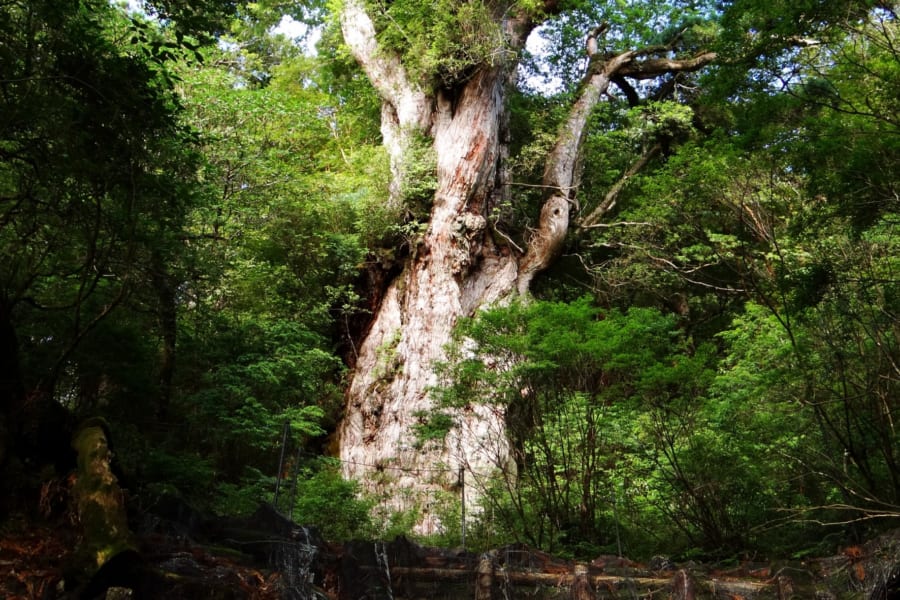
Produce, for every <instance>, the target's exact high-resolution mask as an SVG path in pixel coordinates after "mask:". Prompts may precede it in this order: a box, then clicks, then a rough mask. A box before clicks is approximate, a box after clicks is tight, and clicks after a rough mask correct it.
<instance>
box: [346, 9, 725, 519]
mask: <svg viewBox="0 0 900 600" xmlns="http://www.w3.org/2000/svg"><path fill="white" fill-rule="evenodd" d="M554 6H555V5H554V4H553V3H548V5H547V7H548V9H549V10H551V11H552V10H553V8H554ZM499 10H500V9H498V11H499ZM497 18H498V19H499V20H502V23H503V24H504V29H505V35H506V38H507V44H508V47H509V48H510V49H512V50H513V51H514V52H515V51H518V50H520V49H521V48H522V46H523V45H524V40H525V37H526V36H527V34H528V33H529V32H530V30H531V28H532V27H533V23H531V22H530V21H529V19H528V18H527V17H525V16H524V15H523V16H518V17H517V16H513V17H509V15H508V14H506V13H505V12H503V13H502V14H498V15H497ZM341 26H342V30H343V33H344V38H345V40H346V43H347V45H348V46H349V47H350V49H351V52H352V53H353V55H354V57H355V58H356V59H357V61H359V63H360V65H361V66H362V68H363V69H364V71H365V72H366V74H367V76H368V77H369V78H370V80H371V81H372V84H373V85H374V87H375V89H376V90H377V91H378V93H379V94H380V95H381V98H382V102H383V108H382V134H383V141H384V144H385V146H386V147H387V149H388V152H389V154H390V156H391V161H392V162H391V164H392V171H393V174H394V177H395V181H394V183H393V186H392V200H393V201H397V200H398V194H399V189H400V182H399V181H398V178H399V177H400V176H401V175H402V171H403V165H402V162H403V160H404V154H405V151H406V148H407V144H408V143H409V139H410V138H409V136H410V135H411V134H413V133H416V134H419V135H425V136H428V137H430V139H431V140H432V142H433V150H434V152H435V155H436V157H437V165H436V168H437V189H436V191H435V194H434V199H433V203H432V208H431V214H430V220H429V223H428V227H427V230H426V231H425V233H424V234H423V235H422V236H421V238H420V239H418V240H417V243H416V245H415V248H413V249H412V252H411V256H410V257H409V258H408V259H407V262H406V264H405V266H404V269H403V271H402V273H401V274H400V275H399V276H398V277H397V278H396V279H395V280H394V281H393V282H391V284H390V285H389V287H388V290H387V292H386V293H385V295H384V298H383V300H382V302H381V305H380V307H379V308H378V310H377V312H376V313H375V315H374V318H373V320H372V323H371V326H370V328H369V330H368V333H367V334H366V336H365V339H364V340H363V342H362V344H361V346H360V347H359V351H358V359H357V362H356V364H355V366H354V369H353V373H352V379H351V383H350V386H349V389H348V391H347V403H346V408H345V414H344V417H343V420H342V422H341V424H340V427H339V431H338V437H339V444H340V458H341V459H342V461H343V464H344V473H345V475H346V476H348V477H351V478H354V479H357V480H359V481H361V482H362V483H363V485H364V487H365V488H366V489H368V490H369V491H373V492H376V493H381V494H383V496H384V498H385V501H384V505H385V506H386V507H387V508H390V509H409V508H413V507H418V508H419V509H420V510H422V512H423V517H422V520H421V521H420V524H419V530H420V532H423V533H430V532H432V531H434V530H435V529H436V528H438V527H439V526H440V524H439V523H438V521H437V518H436V517H435V516H434V513H433V511H432V510H431V508H430V506H429V502H430V501H431V499H432V498H433V497H434V495H435V494H434V492H436V491H437V490H440V489H444V490H452V489H453V486H455V485H456V473H457V472H458V469H459V467H460V466H462V467H465V468H466V469H468V470H469V471H470V472H472V473H473V474H474V475H475V477H474V478H473V479H474V480H476V481H477V480H478V479H479V478H480V477H481V476H483V475H486V474H487V472H488V471H490V470H492V469H494V468H497V467H503V466H505V463H506V462H507V461H508V446H507V439H506V434H505V425H504V415H503V413H502V411H501V410H499V409H496V410H495V409H494V408H492V407H489V406H485V405H477V406H471V407H468V408H466V409H465V410H460V411H458V412H457V414H456V415H455V420H456V427H455V428H454V430H453V431H451V433H450V435H449V436H448V438H447V439H446V440H444V443H443V444H439V445H437V446H436V447H434V448H430V447H426V448H424V449H421V448H418V447H417V444H416V439H415V433H414V426H415V425H416V424H417V423H418V422H420V416H419V415H422V414H427V413H428V412H429V411H431V410H432V408H433V406H432V400H431V398H430V397H429V390H430V388H432V387H433V386H435V385H436V384H437V383H438V380H437V375H436V373H435V366H436V364H437V363H439V362H440V361H442V360H443V359H444V358H445V354H444V346H445V344H447V343H448V342H449V341H450V339H451V333H452V330H453V328H454V326H455V325H456V323H457V321H458V320H459V319H460V318H461V317H468V316H471V315H473V314H474V313H475V312H476V311H477V310H479V309H480V308H482V307H485V306H489V305H491V304H494V303H497V302H501V301H504V300H506V299H509V298H510V297H512V296H515V295H517V294H526V293H527V292H528V287H529V285H530V282H531V281H532V279H533V277H534V276H535V275H536V274H538V273H539V272H540V271H542V270H543V269H546V268H547V267H548V266H549V265H550V264H551V263H552V261H553V259H554V258H555V257H556V256H557V255H558V254H559V252H560V250H561V248H562V245H563V242H564V240H565V236H566V233H567V232H568V230H569V224H570V210H571V205H572V204H573V202H574V201H575V194H576V192H577V188H578V169H579V160H578V155H579V152H580V151H581V146H582V141H583V139H584V137H585V128H586V125H587V122H588V118H589V117H590V114H591V111H592V110H593V108H594V107H595V106H596V104H597V103H598V102H599V101H600V98H601V97H602V95H603V94H604V93H605V92H606V91H607V89H608V87H609V84H610V82H611V81H612V80H613V78H615V77H619V76H621V75H623V74H625V75H629V76H630V74H631V73H633V74H634V76H635V77H646V76H649V74H650V73H651V72H654V71H658V72H657V74H661V73H664V72H670V71H673V70H679V69H693V68H698V67H697V65H699V64H700V63H702V62H703V61H704V60H705V61H707V62H708V59H707V58H703V57H697V58H696V59H692V60H691V62H679V61H671V60H668V59H667V60H666V61H665V62H660V61H661V59H647V60H646V61H645V62H644V63H641V64H637V63H636V61H637V60H638V59H641V58H643V57H645V56H650V55H651V54H650V52H649V51H644V52H639V51H634V52H626V53H622V54H620V55H618V56H614V57H612V58H609V59H607V60H605V61H601V60H598V59H599V57H596V56H595V57H592V61H591V63H590V70H589V72H588V74H587V76H586V78H585V82H584V84H583V85H582V89H581V91H580V94H579V96H578V98H577V100H576V102H575V104H574V105H573V107H572V108H571V111H570V114H569V117H568V119H567V120H566V122H565V123H564V125H563V127H562V128H561V130H560V133H559V138H558V140H557V143H556V145H555V146H554V148H553V150H552V152H551V153H550V155H549V156H548V158H547V163H546V169H545V174H544V181H543V185H544V187H545V188H546V189H547V190H548V194H547V196H546V198H545V201H544V205H543V208H542V210H541V214H540V219H539V222H538V227H537V228H536V230H535V231H534V232H533V235H532V236H531V239H530V240H529V245H528V248H527V249H526V251H525V252H524V253H523V252H520V251H518V250H517V249H516V248H511V247H509V246H498V245H497V244H495V243H494V241H493V236H492V235H490V231H489V226H488V222H487V217H488V216H489V214H490V211H491V210H492V208H493V207H494V206H496V204H497V203H498V201H499V200H500V199H501V198H503V196H504V194H506V193H507V191H506V190H508V187H507V185H506V184H507V183H508V181H506V177H505V169H504V164H503V162H504V159H505V157H506V155H507V150H506V144H507V140H508V131H507V126H506V121H507V115H506V94H507V90H508V89H509V87H510V85H511V83H512V81H513V78H514V74H515V64H511V63H510V64H504V65H499V66H483V67H481V68H480V69H479V70H477V71H476V72H475V73H474V74H473V75H472V76H471V78H470V79H468V80H467V81H465V82H459V83H458V84H457V86H456V89H454V90H437V91H425V90H422V89H421V88H419V87H417V85H416V84H415V82H413V81H411V80H410V78H409V76H408V74H407V72H406V70H405V69H404V67H403V64H402V63H401V61H400V59H399V57H398V56H396V55H394V54H391V53H390V52H388V51H386V50H385V49H383V48H379V47H378V44H377V40H376V36H375V28H374V25H373V24H372V20H371V18H370V17H369V16H368V15H367V14H366V11H365V7H364V5H363V4H362V2H361V1H360V0H347V1H346V2H345V4H344V11H343V14H342V17H341ZM602 31H603V28H602V27H601V28H598V29H597V30H595V32H594V34H593V35H595V36H596V35H599V33H602ZM595 46H596V44H595ZM704 56H705V55H704ZM704 64H705V63H704ZM476 491H477V490H476ZM467 497H468V498H469V501H470V502H472V503H475V502H477V499H478V497H477V493H474V494H473V493H470V492H467Z"/></svg>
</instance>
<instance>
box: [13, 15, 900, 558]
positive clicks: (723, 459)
mask: <svg viewBox="0 0 900 600" xmlns="http://www.w3.org/2000/svg"><path fill="white" fill-rule="evenodd" d="M335 4H337V3H335ZM419 4H420V3H417V2H413V1H412V0H395V1H394V2H391V3H379V2H372V3H370V5H371V8H372V10H374V11H376V13H377V14H379V15H380V19H381V20H380V21H379V22H377V23H376V25H377V27H378V30H379V35H380V36H381V38H380V39H381V40H382V42H383V43H384V44H386V45H388V46H390V47H392V48H395V49H396V48H402V49H404V51H405V52H407V53H408V55H409V56H414V57H416V61H417V62H416V63H414V64H417V65H418V68H419V69H420V71H418V72H416V71H412V72H413V74H415V75H417V76H419V77H420V78H422V79H423V81H425V80H429V78H435V79H434V82H433V83H429V85H436V86H440V85H441V79H440V77H441V76H443V77H450V76H451V75H452V76H453V77H457V76H459V73H465V72H467V71H466V70H467V69H472V68H473V66H472V65H473V64H474V65H476V66H477V65H478V64H481V63H480V62H479V61H482V62H483V61H484V60H486V58H485V56H484V54H483V53H482V54H478V51H477V50H478V48H477V47H476V46H477V43H478V42H480V41H484V36H486V35H488V34H487V33H484V32H483V31H480V30H479V29H478V28H477V27H475V28H466V27H460V24H461V23H462V24H465V23H478V20H477V19H478V18H479V15H478V14H477V8H478V6H480V5H479V4H478V3H458V2H454V1H452V0H440V1H438V2H436V3H434V6H433V7H431V9H429V12H428V15H429V16H428V18H423V16H422V9H421V7H420V6H419ZM521 4H522V5H523V6H524V5H525V4H526V3H525V2H523V3H521ZM569 4H570V5H569ZM569 4H566V6H565V7H564V8H563V9H561V10H560V12H559V16H558V17H556V18H555V19H552V20H548V21H547V22H546V23H545V25H544V26H543V27H542V28H541V30H540V34H541V36H542V37H543V39H544V40H545V41H546V44H545V45H546V48H547V50H546V51H545V52H538V51H537V50H536V49H535V48H534V47H532V50H533V53H529V52H526V55H525V56H524V57H523V58H522V62H521V64H520V66H519V80H518V84H517V86H516V91H515V93H514V94H513V96H512V98H511V101H510V106H509V111H510V118H509V130H510V156H509V162H508V164H509V169H510V173H511V178H510V180H511V182H512V183H511V188H512V190H511V193H510V198H511V200H510V201H509V202H506V203H503V204H501V205H500V206H498V207H496V210H495V211H493V212H492V214H490V215H487V221H488V223H489V225H490V231H491V235H492V236H493V237H494V239H495V242H496V243H497V244H498V245H500V244H503V245H508V246H509V247H512V248H518V247H524V246H525V245H526V243H527V241H528V239H529V235H531V232H532V231H533V230H534V228H535V227H537V225H536V223H537V220H538V216H539V212H540V207H541V190H540V184H541V181H542V179H541V178H542V175H543V173H542V169H543V166H544V163H543V161H542V157H544V156H545V155H546V154H547V153H548V151H549V149H550V147H551V145H552V144H553V141H554V139H555V136H556V132H557V130H558V128H559V126H560V123H561V122H562V121H563V119H564V118H565V115H566V114H567V111H568V109H569V106H570V105H571V104H572V101H573V98H575V97H576V96H577V94H578V90H579V87H580V86H582V85H583V81H582V76H583V74H584V72H585V68H586V62H587V60H588V59H587V58H585V56H584V39H585V35H586V32H588V31H590V30H591V29H592V28H594V27H596V26H597V25H598V23H601V22H610V23H612V24H613V26H612V27H613V31H614V33H610V34H608V37H607V38H606V39H605V40H604V41H605V42H606V43H608V44H609V45H610V49H609V51H611V52H612V51H616V49H620V48H624V47H628V46H629V45H638V44H653V43H659V44H666V43H668V42H669V41H671V40H672V39H674V38H678V39H679V40H686V43H689V44H690V45H691V46H692V47H694V48H697V47H704V48H707V49H709V50H711V51H714V52H715V53H716V60H715V61H712V62H711V63H710V64H709V65H708V66H706V67H705V68H704V69H701V70H698V71H691V72H680V73H673V74H670V75H669V76H667V77H663V78H660V79H658V80H652V81H647V82H642V83H639V85H640V86H643V88H641V89H635V87H633V86H632V85H631V84H629V83H627V82H624V81H623V82H622V83H621V85H619V86H618V87H615V88H610V91H609V93H608V94H607V96H606V97H605V98H604V101H603V102H602V103H600V104H599V105H598V107H597V108H596V109H595V110H594V111H593V113H592V115H591V117H590V122H589V127H588V130H587V131H588V133H587V137H586V138H585V143H584V146H583V148H582V152H581V156H580V161H581V164H582V168H583V175H582V177H581V181H580V183H579V196H578V202H579V205H578V206H577V211H578V214H579V215H580V218H579V221H578V225H577V226H575V227H572V228H570V231H569V233H568V235H567V237H566V240H565V245H564V247H563V249H562V253H561V255H560V256H559V258H558V259H557V260H556V262H555V263H554V264H553V265H552V266H550V267H549V268H548V269H547V270H546V271H544V272H543V273H541V274H540V275H539V276H538V277H537V278H536V279H535V280H534V283H533V284H532V286H531V293H530V294H528V295H527V296H526V297H523V298H518V299H511V300H510V301H509V302H506V303H501V304H500V305H497V306H494V307H491V308H488V309H486V310H485V311H483V312H480V313H478V314H476V315H473V316H472V318H470V319H466V320H464V321H463V322H462V323H461V324H460V326H459V327H458V328H457V332H456V335H457V338H456V341H455V343H454V344H452V345H451V346H450V347H449V348H448V360H447V361H446V363H444V364H443V365H441V370H440V373H441V381H442V384H441V385H440V386H437V387H436V388H435V389H434V390H432V392H433V397H434V398H435V401H436V402H437V403H438V406H439V407H441V409H440V410H435V411H434V412H432V413H430V414H423V415H421V423H420V426H419V427H418V428H417V432H416V435H415V436H414V437H415V439H410V440H409V444H410V445H417V446H420V447H424V446H426V445H428V444H440V443H441V441H442V440H443V439H444V436H445V435H446V433H447V432H448V431H449V430H450V429H452V428H453V426H454V415H455V414H457V412H454V411H455V410H456V409H458V408H460V407H466V406H472V405H475V404H479V403H491V404H492V405H495V406H502V407H504V410H505V414H506V415H507V417H506V422H507V426H508V435H509V438H510V441H511V446H512V448H513V458H514V461H513V463H514V464H509V465H503V468H500V469H498V470H497V472H496V474H495V476H494V477H492V478H490V479H478V480H469V481H468V482H467V485H470V486H478V488H479V489H480V490H481V491H482V492H483V496H482V499H481V507H480V508H479V510H476V511H470V514H469V515H468V517H467V523H468V539H467V543H468V544H469V545H470V546H474V547H492V546H498V545H500V544H503V543H507V542H510V541H523V542H526V543H528V544H530V545H533V546H535V547H539V548H542V549H545V550H548V551H551V552H555V553H559V554H562V555H571V556H579V557H590V556H594V555H596V554H598V553H602V552H610V553H616V552H618V553H622V552H624V553H626V554H629V555H631V556H636V557H646V556H650V555H652V554H654V553H659V552H665V553H668V554H673V555H680V556H692V557H713V558H721V557H729V556H737V555H740V554H754V553H758V554H761V555H765V556H803V555H806V554H812V553H819V554H825V553H829V552H833V551H834V549H835V548H836V547H837V545H839V544H841V543H846V542H847V541H848V540H853V539H862V538H864V537H867V536H870V535H873V534H874V533H876V532H878V531H882V530H885V529H887V528H892V527H897V526H898V523H900V436H898V431H897V423H896V422H897V420H898V419H900V235H898V234H900V182H898V178H897V173H898V172H900V122H898V115H900V40H898V31H900V22H898V14H897V10H898V9H897V7H896V6H895V4H894V3H892V2H886V1H874V0H872V1H849V0H841V1H835V2H828V3H822V2H813V1H808V2H780V1H776V0H733V1H730V2H717V3H709V4H708V5H707V4H705V3H702V2H676V1H674V0H656V1H648V2H607V3H602V2H600V3H597V2H578V1H573V2H571V3H569ZM464 7H467V8H466V9H465V10H463V9H464ZM338 11H339V8H337V6H332V5H330V4H329V5H328V6H326V5H324V4H317V3H312V2H311V3H303V4H300V3H297V4H293V3H288V4H285V3H281V2H275V1H269V0H264V1H261V2H257V3H234V2H229V1H226V0H206V1H204V2H199V3H198V2H182V1H181V0H158V1H153V2H147V3H146V5H145V6H144V7H143V10H142V11H133V10H129V9H128V8H127V7H125V6H122V5H116V4H110V3H109V2H107V1H106V0H79V1H77V2H76V1H72V0H27V1H25V0H21V1H19V0H13V1H9V2H2V3H0V247H2V262H0V401H2V405H0V408H2V411H0V465H2V475H0V477H2V481H3V484H2V490H3V492H2V495H3V498H2V502H0V506H2V512H0V517H2V516H5V515H8V514H11V513H13V512H15V511H18V510H21V509H22V507H29V509H30V510H34V511H37V510H38V506H39V504H40V501H41V498H43V496H42V491H43V493H44V494H46V492H47V490H48V489H49V488H48V485H49V484H50V483H51V482H54V481H61V480H64V478H65V477H66V474H67V472H68V470H69V469H70V468H71V463H70V462H69V461H70V460H71V456H70V455H71V450H70V449H69V439H68V437H67V435H64V432H71V430H72V428H73V426H74V424H75V423H77V422H78V421H80V420H81V419H83V418H85V417H89V416H102V417H104V418H105V419H106V421H107V422H108V424H109V428H110V430H111V431H112V432H113V435H112V437H113V439H114V443H115V456H116V459H117V468H118V469H119V473H120V479H121V481H122V483H123V485H124V486H125V487H127V488H128V490H129V493H130V496H131V498H132V502H133V503H134V504H135V505H136V506H138V507H144V508H146V507H150V506H152V505H153V504H154V503H155V502H156V501H157V500H158V499H159V498H160V497H162V496H171V495H176V496H180V497H182V498H184V499H185V500H187V501H188V502H190V503H191V504H193V505H195V506H197V507H199V508H201V509H202V510H204V511H208V512H215V513H219V514H243V513H248V512H251V511H252V510H253V509H254V508H255V507H256V505H257V503H258V502H260V501H270V500H271V499H272V494H273V490H274V489H275V486H276V480H279V479H280V478H281V479H280V480H281V486H282V490H283V491H282V494H281V497H280V498H281V500H280V501H281V508H282V509H283V510H285V511H286V512H287V511H290V512H291V514H292V516H293V518H294V519H295V520H297V521H299V522H304V523H312V524H316V525H318V526H319V527H320V528H321V529H322V531H323V533H324V535H325V536H326V537H328V538H330V539H346V538H350V537H378V536H385V537H387V536H393V535H395V534H398V533H405V532H408V531H409V529H410V527H412V525H413V524H414V523H415V521H416V515H415V514H414V512H415V511H414V510H412V511H407V512H403V513H398V514H391V515H386V514H383V513H379V512H373V511H372V509H373V507H375V506H376V504H377V503H378V498H374V497H372V496H371V495H367V494H364V493H361V490H360V489H359V487H358V484H357V483H355V482H353V481H348V480H345V479H344V478H342V476H341V465H340V461H339V460H338V459H336V458H334V457H335V456H336V454H337V453H336V451H335V448H334V442H333V438H332V437H331V434H333V432H334V431H335V430H336V427H337V424H338V422H339V420H340V418H341V411H342V406H343V393H344V389H345V385H346V381H345V376H346V373H347V369H348V368H352V367H353V365H354V361H355V357H356V352H357V348H358V344H359V342H360V339H361V336H362V335H363V334H364V332H365V330H366V326H367V324H368V322H369V321H370V320H371V318H372V315H373V313H374V311H375V310H376V308H377V304H378V302H379V301H380V294H382V293H383V291H384V289H385V285H386V283H385V282H387V281H388V280H390V279H391V278H392V277H394V276H395V275H396V274H397V272H398V271H399V270H401V269H402V267H403V265H404V264H405V261H407V260H409V257H410V256H411V255H414V254H415V251H416V250H415V249H416V246H417V239H418V237H419V236H421V235H422V234H423V228H424V225H423V224H424V223H427V215H428V213H429V211H430V210H431V206H430V198H431V196H432V194H433V192H434V186H435V184H434V174H433V171H434V166H433V157H432V156H431V155H430V153H429V147H428V145H427V144H426V143H422V144H420V145H417V146H412V147H411V150H410V151H411V152H414V155H413V156H412V157H411V159H410V160H409V161H408V163H409V164H411V165H413V166H414V167H415V168H411V169H410V170H409V172H407V173H406V174H405V176H404V178H403V182H404V188H403V189H402V190H401V191H400V192H399V193H398V191H397V190H396V189H394V190H392V189H391V185H392V174H391V165H390V160H389V156H388V154H387V152H386V151H385V149H384V148H383V147H382V133H381V129H380V118H381V114H380V111H381V101H380V99H379V97H378V94H377V93H376V91H375V90H374V89H373V87H372V86H371V84H370V83H369V80H368V79H367V78H366V76H365V75H364V73H363V72H362V70H361V69H360V68H359V66H357V64H356V62H355V61H354V60H353V58H352V57H351V56H350V54H349V52H348V50H347V48H346V47H345V46H344V45H343V41H342V38H341V32H340V27H339V24H338V22H337V16H336V15H337V13H338ZM467 11H475V14H474V16H472V15H468V14H466V13H467ZM285 15H289V16H290V17H292V18H293V19H296V22H300V23H305V24H307V25H308V27H309V28H308V29H307V31H308V32H309V33H310V34H313V33H315V35H316V36H320V37H319V39H318V41H317V42H316V43H315V49H316V51H315V52H314V53H313V52H310V50H309V45H308V44H304V43H303V42H304V40H295V39H291V38H288V37H287V36H285V35H284V34H283V33H277V31H279V30H277V29H276V27H277V25H278V24H279V23H281V22H282V19H283V17H284V16H285ZM464 19H469V20H468V21H465V20H464ZM488 33H489V32H488ZM410 64H413V63H410ZM448 73H449V74H450V75H448ZM398 197H399V198H401V199H402V201H401V202H394V201H390V202H389V201H388V199H389V198H392V199H396V198H398ZM595 215H597V216H595ZM599 215H602V218H599ZM389 350H390V349H389V348H386V349H385V354H386V355H387V354H388V352H389ZM390 363H391V361H390V357H389V356H385V361H384V367H385V369H388V368H391V364H390ZM285 423H288V424H289V426H288V429H287V432H286V433H287V435H286V436H285V435H284V434H285V430H284V424H285ZM285 439H287V440H288V443H287V444H286V446H287V448H288V451H287V453H286V454H287V457H286V459H285V460H283V461H279V457H280V455H281V453H282V451H283V445H284V444H283V441H284V440H285ZM279 466H280V467H281V472H279ZM377 476H379V473H378V472H375V471H374V470H373V473H372V477H377ZM438 500H439V505H440V510H441V511H442V513H441V514H442V521H443V522H444V523H446V524H448V525H447V527H446V528H445V530H444V531H443V532H442V533H440V534H438V535H437V536H436V537H434V538H432V539H431V540H429V541H431V542H433V543H438V544H446V545H454V544H458V543H459V541H460V540H459V536H460V530H459V527H458V522H459V518H460V516H459V515H460V512H461V511H460V504H459V490H458V489H452V488H449V489H447V490H446V493H445V494H444V495H443V496H442V497H441V498H439V499H438ZM288 502H291V503H292V504H293V505H292V506H287V503H288Z"/></svg>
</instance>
